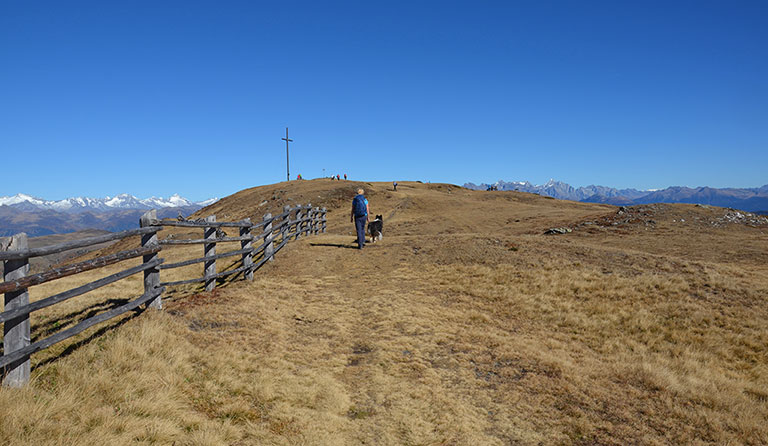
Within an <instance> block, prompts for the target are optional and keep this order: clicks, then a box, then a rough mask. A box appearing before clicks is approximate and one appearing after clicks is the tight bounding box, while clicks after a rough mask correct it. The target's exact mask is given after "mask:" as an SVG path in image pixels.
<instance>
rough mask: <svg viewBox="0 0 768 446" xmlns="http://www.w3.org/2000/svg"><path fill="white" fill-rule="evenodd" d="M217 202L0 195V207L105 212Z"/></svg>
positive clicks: (174, 198)
mask: <svg viewBox="0 0 768 446" xmlns="http://www.w3.org/2000/svg"><path fill="white" fill-rule="evenodd" d="M216 201H218V198H211V199H209V200H205V201H200V202H192V201H190V200H187V199H186V198H183V197H181V196H179V195H178V194H174V195H172V196H170V197H169V198H158V197H150V198H146V199H143V200H142V199H139V198H136V197H134V196H133V195H130V194H120V195H117V196H114V197H104V198H87V197H75V198H66V199H64V200H58V201H53V200H44V199H42V198H37V197H32V196H30V195H26V194H16V195H14V196H12V197H0V206H11V207H15V208H18V209H21V210H25V211H30V210H51V211H58V212H68V213H78V212H88V211H90V212H108V211H112V210H127V209H159V208H181V207H197V208H202V207H205V206H208V205H209V204H211V203H214V202H216Z"/></svg>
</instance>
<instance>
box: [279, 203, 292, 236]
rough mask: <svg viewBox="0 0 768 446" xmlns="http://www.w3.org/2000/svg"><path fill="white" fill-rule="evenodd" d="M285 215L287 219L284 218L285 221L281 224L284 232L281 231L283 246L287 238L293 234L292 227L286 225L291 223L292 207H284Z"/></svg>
mask: <svg viewBox="0 0 768 446" xmlns="http://www.w3.org/2000/svg"><path fill="white" fill-rule="evenodd" d="M283 213H284V214H285V217H284V218H283V221H282V222H280V226H281V227H282V230H281V231H280V243H281V244H282V243H283V242H284V241H285V238H286V237H290V236H289V235H288V234H290V233H291V231H290V229H291V225H289V224H288V225H287V224H285V222H288V221H291V207H290V206H283Z"/></svg>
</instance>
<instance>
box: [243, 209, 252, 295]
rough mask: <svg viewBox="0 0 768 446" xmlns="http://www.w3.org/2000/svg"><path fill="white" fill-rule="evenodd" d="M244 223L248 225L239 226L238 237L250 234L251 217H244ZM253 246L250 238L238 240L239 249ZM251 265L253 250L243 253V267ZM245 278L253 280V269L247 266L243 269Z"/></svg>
mask: <svg viewBox="0 0 768 446" xmlns="http://www.w3.org/2000/svg"><path fill="white" fill-rule="evenodd" d="M243 222H244V223H248V226H245V227H241V228H240V237H248V236H250V235H251V219H250V218H246V219H245V220H243ZM252 247H253V245H252V243H251V240H241V241H240V248H241V249H251V248H252ZM249 266H253V251H248V252H246V253H245V254H243V267H249ZM245 278H246V279H247V280H253V269H252V268H248V269H247V270H245Z"/></svg>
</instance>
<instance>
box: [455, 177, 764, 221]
mask: <svg viewBox="0 0 768 446" xmlns="http://www.w3.org/2000/svg"><path fill="white" fill-rule="evenodd" d="M490 186H495V187H496V188H497V189H498V190H516V191H520V192H530V193H534V194H539V195H544V196H549V197H553V198H558V199H561V200H573V201H583V202H587V203H606V204H613V205H617V206H626V205H633V204H647V203H690V204H706V205H711V206H721V207H728V208H734V209H740V210H743V211H748V212H756V213H760V214H768V185H765V186H762V187H759V188H748V189H737V188H724V189H716V188H712V187H696V188H690V187H680V186H674V187H668V188H666V189H662V190H637V189H616V188H613V187H606V186H586V187H578V188H575V187H573V186H571V185H570V184H568V183H563V182H561V181H555V180H549V181H548V182H547V183H546V184H542V185H534V184H531V183H529V182H528V181H512V182H506V181H502V180H499V181H497V182H495V183H492V184H486V183H481V184H474V183H465V184H464V187H466V188H467V189H475V190H486V189H488V188H489V187H490Z"/></svg>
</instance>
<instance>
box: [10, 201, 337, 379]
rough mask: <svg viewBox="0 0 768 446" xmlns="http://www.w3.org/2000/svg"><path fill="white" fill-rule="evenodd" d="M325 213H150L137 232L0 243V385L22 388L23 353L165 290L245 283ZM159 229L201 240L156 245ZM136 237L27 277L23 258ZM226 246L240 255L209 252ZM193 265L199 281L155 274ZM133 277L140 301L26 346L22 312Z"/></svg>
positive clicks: (26, 363)
mask: <svg viewBox="0 0 768 446" xmlns="http://www.w3.org/2000/svg"><path fill="white" fill-rule="evenodd" d="M326 214H327V210H326V208H318V207H312V205H311V204H308V205H299V206H295V207H290V206H285V207H284V208H283V212H282V213H280V214H278V215H275V216H273V215H272V214H265V215H264V217H263V218H262V219H261V221H259V222H255V223H253V222H251V220H250V219H244V220H240V221H234V222H227V221H222V222H217V221H216V217H215V216H209V217H207V218H205V219H198V220H193V221H189V220H158V219H157V212H156V211H154V210H152V211H149V212H147V213H145V214H144V215H143V216H142V217H141V219H140V222H139V223H140V228H138V229H131V230H128V231H121V232H116V233H113V234H106V235H101V236H97V237H89V238H85V239H81V240H75V241H70V242H65V243H59V244H56V245H51V246H45V247H40V248H29V247H28V243H27V235H26V234H24V233H22V234H17V235H14V236H13V237H8V238H0V261H2V262H3V277H2V278H3V281H2V282H0V293H3V294H4V296H5V301H4V302H5V306H4V308H3V311H2V312H0V323H2V324H3V355H2V356H0V373H1V374H2V375H1V378H2V380H3V386H6V387H21V386H24V385H25V384H26V383H27V382H29V375H30V355H32V354H33V353H36V352H39V351H40V350H43V349H45V348H48V347H50V346H52V345H54V344H56V343H59V342H62V341H64V340H66V339H69V338H71V337H73V336H76V335H78V334H80V333H82V332H83V331H85V330H87V329H88V328H90V327H93V326H94V325H97V324H100V323H103V322H106V321H108V320H110V319H113V318H116V317H118V316H120V315H123V314H125V313H127V312H129V311H132V310H137V309H139V307H141V305H146V307H147V308H155V309H162V295H163V293H164V292H165V290H166V289H167V287H171V286H177V285H184V284H192V283H204V284H205V289H206V291H212V290H213V289H215V287H216V284H217V281H219V280H221V279H224V278H227V277H230V276H235V275H238V274H242V275H243V278H244V279H246V280H253V273H254V271H256V270H258V269H259V268H261V267H262V266H263V265H264V264H265V263H267V262H270V261H272V260H274V257H275V254H276V253H277V252H278V251H280V249H282V248H283V247H284V246H285V245H286V244H287V243H288V242H289V241H291V240H297V239H300V238H301V237H304V236H308V235H314V234H318V233H320V232H325V229H326V222H327V221H326ZM164 227H181V228H199V229H201V230H202V231H203V234H202V236H203V238H194V239H176V238H172V237H168V238H165V239H163V240H160V239H159V238H158V232H159V231H160V230H162V229H163V228H164ZM222 228H237V229H238V230H239V234H238V235H237V236H229V235H228V234H226V233H225V232H224V230H223V229H222ZM256 231H259V232H256ZM136 236H140V237H141V246H140V247H138V248H134V249H128V250H124V251H120V252H117V253H114V254H109V255H105V256H100V257H96V258H93V259H90V260H85V261H81V262H77V263H73V264H70V265H65V266H61V267H58V268H54V269H51V270H49V271H45V272H42V273H39V274H33V275H29V259H30V258H32V257H39V256H45V255H50V254H57V253H61V252H64V251H69V250H72V249H77V248H84V247H88V246H93V245H97V244H100V243H105V242H111V241H117V240H124V239H127V238H130V237H136ZM233 242H240V249H235V250H231V251H227V252H222V253H218V254H217V253H216V245H217V244H219V243H233ZM254 242H255V243H254ZM194 244H202V245H203V256H202V257H198V258H194V259H189V260H183V261H180V262H175V263H164V260H163V259H161V258H160V257H159V254H160V253H161V252H162V250H164V249H169V248H171V247H172V246H174V245H194ZM254 244H256V245H257V246H256V247H255V248H254V247H253V245H254ZM238 256H239V259H237V260H236V261H235V262H234V263H233V264H231V265H230V266H229V268H231V269H225V270H223V271H217V269H216V268H217V265H216V261H217V260H220V259H224V258H229V257H238ZM138 257H141V259H142V261H141V263H140V264H139V265H137V266H133V267H130V268H127V269H124V270H122V271H119V272H117V273H114V274H111V275H109V276H107V277H103V278H101V279H98V280H95V281H92V282H89V283H86V284H84V285H81V286H78V287H75V288H72V289H70V290H67V291H64V292H61V293H58V294H55V295H53V296H49V297H45V298H43V299H40V300H37V301H35V302H32V303H30V302H29V293H28V288H29V287H31V286H35V285H40V284H43V283H46V282H51V281H54V280H58V279H61V278H64V277H68V276H72V275H75V274H79V273H83V272H86V271H92V270H95V269H98V268H103V267H105V266H108V265H112V264H115V263H118V262H122V261H125V260H130V259H134V258H138ZM198 263H202V264H203V275H202V276H201V277H194V278H190V279H184V280H177V281H171V282H161V281H160V272H161V271H164V270H170V269H173V268H181V267H185V266H190V265H194V264H198ZM138 273H143V275H144V292H143V294H142V295H141V296H139V297H137V298H135V299H133V300H130V299H129V300H127V301H126V303H124V304H122V305H120V306H118V307H115V308H112V309H110V310H108V311H105V312H103V313H100V314H97V315H95V316H91V317H87V318H86V319H84V320H82V321H80V322H79V323H78V324H76V325H75V326H73V327H70V328H67V329H65V330H61V331H59V332H57V333H55V334H53V335H51V336H48V337H46V338H44V339H41V340H38V341H36V342H34V343H32V342H31V336H30V333H31V324H30V314H31V313H32V312H34V311H37V310H40V309H43V308H46V307H50V306H52V305H56V304H59V303H61V302H64V301H66V300H69V299H72V298H74V297H77V296H80V295H83V294H85V293H88V292H90V291H93V290H96V289H98V288H101V287H104V286H106V285H109V284H112V283H115V282H117V281H120V280H123V279H125V278H127V277H129V276H132V275H134V274H138Z"/></svg>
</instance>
